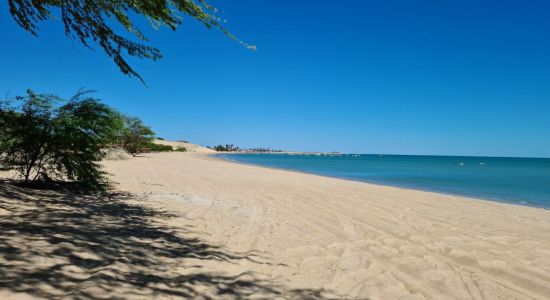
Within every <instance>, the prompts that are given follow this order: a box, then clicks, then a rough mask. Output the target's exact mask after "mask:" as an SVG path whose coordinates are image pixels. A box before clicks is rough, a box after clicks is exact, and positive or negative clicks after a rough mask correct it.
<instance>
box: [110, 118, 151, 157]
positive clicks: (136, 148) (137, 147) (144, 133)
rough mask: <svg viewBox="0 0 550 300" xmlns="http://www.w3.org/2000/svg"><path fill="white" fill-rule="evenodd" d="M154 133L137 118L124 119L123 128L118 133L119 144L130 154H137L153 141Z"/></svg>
mask: <svg viewBox="0 0 550 300" xmlns="http://www.w3.org/2000/svg"><path fill="white" fill-rule="evenodd" d="M154 137H155V133H154V132H153V130H151V128H150V127H149V126H146V125H145V124H143V121H141V120H140V119H139V118H136V117H125V118H124V126H123V128H122V129H121V130H120V131H119V134H118V141H119V144H120V145H121V146H122V148H124V149H125V150H126V151H128V153H130V154H137V153H139V152H141V151H142V150H143V148H146V147H147V146H148V145H149V144H150V143H151V141H152V140H153V139H154Z"/></svg>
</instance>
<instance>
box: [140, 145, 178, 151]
mask: <svg viewBox="0 0 550 300" xmlns="http://www.w3.org/2000/svg"><path fill="white" fill-rule="evenodd" d="M146 147H147V148H149V149H150V150H151V151H152V152H170V151H174V148H172V146H170V145H161V144H155V143H147V145H146Z"/></svg>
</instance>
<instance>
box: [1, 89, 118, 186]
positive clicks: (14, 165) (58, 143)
mask: <svg viewBox="0 0 550 300" xmlns="http://www.w3.org/2000/svg"><path fill="white" fill-rule="evenodd" d="M12 102H14V103H19V104H20V105H19V106H17V105H15V106H14V105H12ZM121 120H122V119H121V116H120V114H118V113H117V112H115V111H114V110H112V109H111V108H110V107H109V106H107V105H105V104H102V103H100V102H99V100H97V99H95V98H92V97H90V96H89V92H87V91H79V92H78V93H77V94H76V95H75V96H74V97H72V98H71V99H70V100H64V99H61V98H59V97H57V96H53V95H47V94H35V93H34V92H32V91H30V90H29V91H27V95H26V96H23V97H16V98H15V99H13V101H10V102H8V101H5V102H4V103H2V105H0V163H1V164H0V165H1V167H2V169H4V170H14V171H16V172H17V173H18V174H19V175H20V176H21V178H22V179H23V181H24V183H25V184H28V183H31V182H34V181H37V180H42V181H51V180H56V179H62V180H74V181H77V182H78V183H80V184H81V185H82V186H83V187H85V188H87V189H90V190H103V189H104V187H105V185H106V182H107V180H106V177H105V173H104V172H103V171H102V170H101V167H100V165H99V161H100V160H101V159H102V157H103V153H102V152H101V148H102V147H103V145H106V144H108V143H110V142H112V140H113V138H114V137H115V136H116V134H117V132H119V131H120V129H121V126H122V122H121Z"/></svg>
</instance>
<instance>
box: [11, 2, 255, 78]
mask: <svg viewBox="0 0 550 300" xmlns="http://www.w3.org/2000/svg"><path fill="white" fill-rule="evenodd" d="M8 3H9V7H10V13H11V15H12V17H13V18H14V20H15V21H16V22H17V24H19V26H21V27H22V28H23V29H25V30H27V31H28V32H30V33H32V34H33V35H37V29H38V23H39V22H41V21H44V20H47V19H50V18H52V16H53V15H56V16H57V15H59V19H60V20H61V21H62V22H63V25H64V28H65V34H66V35H67V36H69V37H71V38H75V39H77V40H79V41H80V42H81V43H82V44H83V45H84V46H86V47H90V43H94V44H97V45H99V46H100V47H101V48H102V49H103V51H104V52H105V53H106V54H107V55H108V56H109V57H111V58H112V59H113V61H114V62H115V64H116V65H117V66H118V67H119V69H120V71H121V72H122V73H124V74H126V75H129V76H135V77H137V78H139V79H140V80H141V81H142V82H143V79H142V77H141V76H140V75H139V74H138V73H137V72H136V71H135V70H134V69H133V68H132V67H131V66H130V65H129V63H128V62H127V60H126V58H125V55H129V56H133V57H137V58H140V59H142V58H144V59H150V60H157V59H160V58H161V57H162V54H161V52H160V50H159V49H157V48H155V47H152V46H148V45H145V44H143V43H139V42H134V41H132V40H130V39H128V38H126V37H124V36H123V35H122V34H119V33H116V32H115V31H114V30H113V29H112V27H113V26H112V24H111V23H112V22H113V21H116V22H117V23H119V24H120V25H122V27H124V28H125V29H126V31H128V32H129V33H131V34H133V35H134V36H135V37H136V38H137V39H138V40H140V41H142V42H146V41H147V38H146V37H145V36H144V35H143V34H142V33H141V31H139V29H137V28H136V27H135V25H134V23H133V22H132V20H131V18H130V16H129V14H137V15H140V16H143V17H145V18H147V19H148V20H149V21H150V22H151V23H152V24H158V25H164V26H166V27H168V28H171V29H172V30H176V28H177V27H178V26H179V25H180V24H181V23H182V19H183V16H184V15H187V16H190V17H192V18H194V19H196V20H198V21H199V22H201V23H202V24H204V25H205V26H206V27H207V28H217V29H220V30H221V31H222V32H223V33H225V34H226V35H227V36H229V37H230V38H231V39H234V40H236V39H235V37H234V36H233V35H232V34H231V33H230V32H229V31H227V30H226V29H225V28H223V27H222V26H221V23H222V20H221V19H220V18H219V17H217V15H216V13H217V10H216V9H215V8H214V7H213V6H212V5H210V4H209V3H208V2H207V1H205V0H143V1H135V0H95V1H89V0H8ZM240 43H241V44H243V45H244V46H245V47H247V48H249V49H255V47H254V46H250V45H248V44H245V43H243V42H240Z"/></svg>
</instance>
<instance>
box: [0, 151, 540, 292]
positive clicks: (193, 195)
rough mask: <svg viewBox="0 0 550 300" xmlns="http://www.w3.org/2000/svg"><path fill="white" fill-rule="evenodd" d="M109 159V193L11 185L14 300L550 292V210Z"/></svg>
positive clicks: (273, 172)
mask: <svg viewBox="0 0 550 300" xmlns="http://www.w3.org/2000/svg"><path fill="white" fill-rule="evenodd" d="M102 165H103V167H104V170H105V171H106V172H108V173H109V174H110V178H111V180H112V182H113V183H116V186H115V187H114V188H115V189H114V193H112V194H110V195H81V194H73V193H70V192H59V191H48V190H32V189H23V188H20V187H17V186H11V185H0V202H1V203H2V207H0V215H1V216H2V219H1V221H0V223H1V224H0V225H1V226H2V228H5V229H6V230H3V231H1V234H0V235H2V239H0V240H1V241H3V242H2V243H3V244H2V245H4V252H3V253H0V264H2V265H3V266H5V268H6V272H5V273H4V274H0V275H1V276H3V278H4V283H5V285H4V286H0V298H2V299H36V298H41V297H42V298H43V297H44V295H47V296H48V297H50V298H59V297H63V296H68V297H71V296H74V297H77V298H87V297H88V298H89V297H94V298H105V297H108V298H134V297H135V298H144V297H145V298H150V297H151V298H156V299H202V298H211V299H227V298H229V299H302V300H305V299H316V300H329V299H373V300H376V299H398V298H401V299H405V298H406V299H547V298H548V295H550V286H548V282H550V261H549V260H548V257H549V256H550V211H547V210H543V209H538V208H534V207H529V206H522V205H510V204H506V203H499V202H494V201H486V200H481V201H480V200H478V199H474V198H469V197H461V196H452V195H446V194H441V193H433V192H424V191H418V190H410V189H401V188H396V187H391V186H383V185H377V184H371V183H366V182H360V181H351V180H346V179H340V178H331V177H326V176H321V175H315V174H309V173H299V172H296V171H286V170H279V169H272V168H268V167H263V166H256V165H246V164H241V163H235V162H232V161H227V160H223V159H220V158H217V157H212V156H211V155H208V154H206V153H151V154H144V155H142V156H140V157H133V158H130V159H128V160H112V161H103V162H102ZM2 245H0V246H2ZM0 252H1V251H0ZM2 254H3V255H2ZM52 270H54V271H53V274H52ZM35 274H45V275H44V276H38V277H37V276H35Z"/></svg>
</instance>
